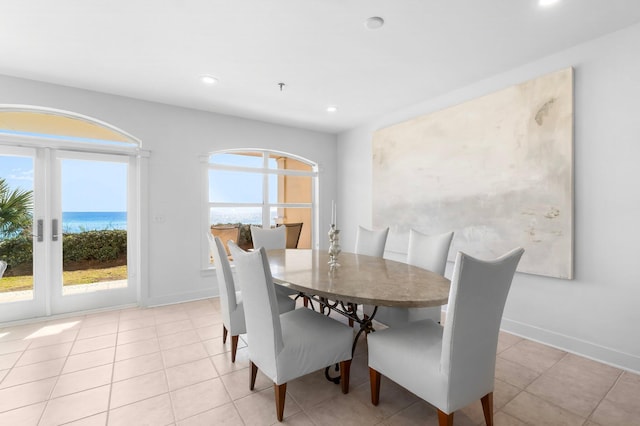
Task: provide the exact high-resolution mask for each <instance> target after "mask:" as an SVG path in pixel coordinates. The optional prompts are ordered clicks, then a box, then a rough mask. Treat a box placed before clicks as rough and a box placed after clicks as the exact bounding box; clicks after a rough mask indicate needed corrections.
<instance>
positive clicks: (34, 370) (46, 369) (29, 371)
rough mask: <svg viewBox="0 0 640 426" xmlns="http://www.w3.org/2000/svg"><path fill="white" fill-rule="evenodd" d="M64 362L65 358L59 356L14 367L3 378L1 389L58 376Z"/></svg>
mask: <svg viewBox="0 0 640 426" xmlns="http://www.w3.org/2000/svg"><path fill="white" fill-rule="evenodd" d="M64 362H65V359H64V358H58V359H53V360H50V361H44V362H38V363H35V364H30V365H25V366H23V367H14V368H13V369H12V370H11V371H9V373H8V374H7V375H6V377H5V378H4V379H3V380H2V384H0V389H3V388H7V387H10V386H16V385H21V384H23V383H28V382H35V381H37V380H42V379H46V378H49V377H54V376H57V375H58V374H60V371H62V366H63V365H64Z"/></svg>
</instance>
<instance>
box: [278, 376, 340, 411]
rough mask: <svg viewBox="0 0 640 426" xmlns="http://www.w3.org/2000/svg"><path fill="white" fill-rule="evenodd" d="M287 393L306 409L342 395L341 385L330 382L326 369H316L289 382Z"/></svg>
mask: <svg viewBox="0 0 640 426" xmlns="http://www.w3.org/2000/svg"><path fill="white" fill-rule="evenodd" d="M287 393H288V394H289V395H291V397H292V398H293V399H294V400H295V401H296V402H297V403H298V404H299V405H300V406H301V407H302V408H304V409H305V410H306V409H308V408H310V407H313V406H315V405H317V404H319V403H321V402H324V401H326V400H328V399H331V398H335V397H337V396H340V395H342V391H341V387H340V386H339V385H336V384H334V383H332V382H329V381H328V380H327V379H325V377H324V371H316V372H313V373H311V374H307V375H305V376H303V377H300V378H298V379H295V380H292V381H290V382H289V383H287Z"/></svg>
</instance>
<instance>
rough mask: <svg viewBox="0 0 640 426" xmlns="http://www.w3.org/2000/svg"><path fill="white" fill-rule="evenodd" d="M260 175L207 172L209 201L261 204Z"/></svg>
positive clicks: (222, 171)
mask: <svg viewBox="0 0 640 426" xmlns="http://www.w3.org/2000/svg"><path fill="white" fill-rule="evenodd" d="M262 176H263V175H262V173H248V172H230V171H226V170H209V201H210V202H216V203H262Z"/></svg>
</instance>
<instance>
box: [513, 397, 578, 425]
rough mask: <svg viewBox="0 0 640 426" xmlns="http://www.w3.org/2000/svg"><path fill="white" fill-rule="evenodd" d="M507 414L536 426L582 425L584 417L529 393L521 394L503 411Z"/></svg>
mask: <svg viewBox="0 0 640 426" xmlns="http://www.w3.org/2000/svg"><path fill="white" fill-rule="evenodd" d="M502 411H504V412H505V413H507V414H509V415H511V416H513V417H515V418H517V419H518V420H521V421H523V422H525V423H529V424H534V425H540V426H543V425H549V426H552V425H553V426H565V425H567V426H568V425H582V424H583V423H584V422H585V418H584V417H580V416H578V415H576V414H573V413H571V412H570V411H568V410H565V409H562V408H560V407H558V406H556V405H553V404H550V403H548V402H546V401H544V400H543V399H540V398H538V397H537V396H535V395H532V394H530V393H528V392H521V393H520V394H518V396H517V397H515V398H514V399H513V400H512V401H511V402H509V403H508V404H507V405H506V406H505V407H504V408H503V409H502Z"/></svg>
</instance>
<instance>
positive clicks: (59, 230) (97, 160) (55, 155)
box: [0, 145, 138, 322]
mask: <svg viewBox="0 0 640 426" xmlns="http://www.w3.org/2000/svg"><path fill="white" fill-rule="evenodd" d="M136 176H137V162H136V157H135V156H131V155H119V154H103V153H93V152H76V151H67V150H63V149H54V148H25V147H12V146H2V145H0V179H2V180H3V181H4V184H5V186H6V187H7V188H8V189H9V191H8V194H9V195H11V193H12V191H15V190H16V189H17V190H18V191H19V192H21V193H24V192H26V193H30V194H31V200H32V203H31V205H30V207H29V211H28V212H27V217H28V218H29V219H28V220H29V221H30V223H28V224H26V225H23V226H22V229H17V230H13V231H11V232H3V233H2V234H0V259H2V258H3V257H5V258H6V261H7V263H9V268H8V269H7V271H6V272H5V274H4V276H3V277H2V278H0V322H6V321H15V320H22V319H27V318H33V317H41V316H47V315H54V314H61V313H68V312H77V311H83V310H90V309H98V308H106V307H110V306H120V305H126V304H131V303H136V301H137V300H138V285H137V282H136V281H135V277H136V276H137V274H136V271H135V269H136V264H137V261H136V253H137V244H136V241H137V238H136V235H137V234H136V233H137V226H136V223H137V220H136V219H137V209H136V205H137V202H136V200H137V193H136V191H137V189H136V188H137V185H136ZM5 192H6V191H5ZM5 205H10V203H9V204H6V203H5ZM5 210H6V209H5ZM6 211H8V210H6ZM18 216H19V215H18ZM23 219H24V218H23ZM12 220H17V219H16V218H15V217H14V218H13V219H12ZM7 229H9V227H7V226H5V228H4V230H5V231H6V230H7Z"/></svg>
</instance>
